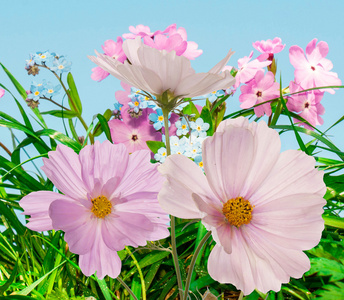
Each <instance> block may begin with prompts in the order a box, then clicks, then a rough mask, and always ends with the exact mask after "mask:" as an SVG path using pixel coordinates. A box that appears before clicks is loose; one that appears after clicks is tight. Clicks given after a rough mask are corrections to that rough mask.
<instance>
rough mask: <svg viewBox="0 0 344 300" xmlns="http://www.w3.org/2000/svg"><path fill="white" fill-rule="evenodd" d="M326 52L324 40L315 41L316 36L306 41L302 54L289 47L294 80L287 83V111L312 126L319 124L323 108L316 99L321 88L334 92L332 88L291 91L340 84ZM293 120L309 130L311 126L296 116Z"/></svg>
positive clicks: (318, 97) (320, 94) (321, 121)
mask: <svg viewBox="0 0 344 300" xmlns="http://www.w3.org/2000/svg"><path fill="white" fill-rule="evenodd" d="M328 51H329V47H328V45H327V43H326V42H324V41H320V42H319V43H318V44H317V39H313V40H312V41H310V42H309V43H308V45H307V47H306V53H304V51H303V49H302V48H301V47H299V46H292V47H290V49H289V59H290V62H291V64H292V65H293V66H294V68H295V71H294V76H295V79H294V81H291V82H290V84H289V90H290V93H291V96H290V97H288V103H287V107H288V109H289V110H290V111H292V112H297V113H299V116H300V117H302V118H303V119H305V120H306V121H307V122H308V123H309V124H310V125H312V126H313V127H314V126H316V125H321V124H323V120H322V118H321V117H320V115H322V114H324V112H325V109H324V107H323V106H322V105H321V104H320V101H321V99H322V97H323V95H324V92H325V91H326V92H329V93H330V94H334V93H335V91H334V89H332V88H326V89H315V90H311V91H306V92H304V93H298V94H294V93H297V92H300V91H302V90H307V89H312V88H319V87H325V86H339V85H341V80H340V79H339V78H338V75H337V73H334V72H330V70H331V69H332V68H333V64H332V62H331V61H330V60H329V59H327V58H326V56H327V54H328ZM294 122H296V123H298V124H299V125H303V126H305V127H306V128H308V129H311V130H313V127H311V126H309V125H308V124H306V123H304V122H300V121H299V120H297V119H294Z"/></svg>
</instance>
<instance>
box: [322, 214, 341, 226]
mask: <svg viewBox="0 0 344 300" xmlns="http://www.w3.org/2000/svg"><path fill="white" fill-rule="evenodd" d="M323 219H324V221H325V225H327V226H331V227H335V228H340V229H344V219H343V218H340V217H335V216H323Z"/></svg>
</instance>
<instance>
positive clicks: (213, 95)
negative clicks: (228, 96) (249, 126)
mask: <svg viewBox="0 0 344 300" xmlns="http://www.w3.org/2000/svg"><path fill="white" fill-rule="evenodd" d="M224 95H225V92H224V91H223V90H218V91H213V92H211V93H210V94H208V95H206V96H205V97H206V98H208V99H209V101H210V102H213V101H215V100H216V99H217V98H218V97H220V96H224Z"/></svg>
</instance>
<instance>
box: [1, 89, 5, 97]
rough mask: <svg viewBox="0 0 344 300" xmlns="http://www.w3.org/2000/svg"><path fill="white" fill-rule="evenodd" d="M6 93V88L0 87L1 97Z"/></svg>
mask: <svg viewBox="0 0 344 300" xmlns="http://www.w3.org/2000/svg"><path fill="white" fill-rule="evenodd" d="M3 95H5V90H4V89H0V98H1V97H2V96H3Z"/></svg>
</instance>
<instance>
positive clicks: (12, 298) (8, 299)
mask: <svg viewBox="0 0 344 300" xmlns="http://www.w3.org/2000/svg"><path fill="white" fill-rule="evenodd" d="M0 300H37V298H32V297H29V296H22V295H9V296H0Z"/></svg>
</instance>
